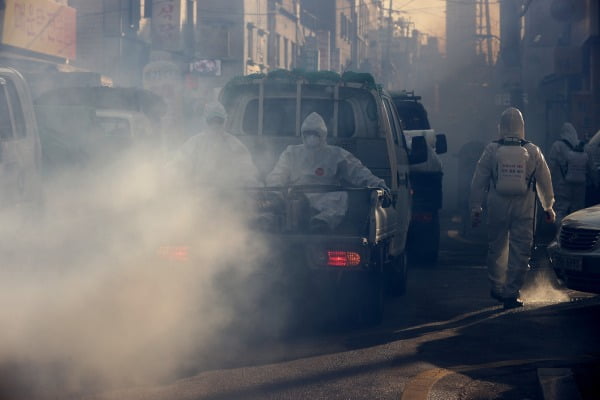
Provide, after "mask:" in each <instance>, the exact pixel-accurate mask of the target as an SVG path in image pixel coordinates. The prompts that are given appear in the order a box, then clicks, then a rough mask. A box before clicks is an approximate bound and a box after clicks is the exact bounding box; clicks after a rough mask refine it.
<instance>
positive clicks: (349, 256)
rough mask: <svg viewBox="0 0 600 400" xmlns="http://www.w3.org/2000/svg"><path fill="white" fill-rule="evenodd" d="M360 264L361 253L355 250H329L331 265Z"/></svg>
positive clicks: (354, 265) (346, 265)
mask: <svg viewBox="0 0 600 400" xmlns="http://www.w3.org/2000/svg"><path fill="white" fill-rule="evenodd" d="M359 264H360V254H358V253H356V252H353V251H335V250H328V251H327V265H329V266H330V267H356V266H357V265H359Z"/></svg>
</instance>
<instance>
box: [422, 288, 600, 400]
mask: <svg viewBox="0 0 600 400" xmlns="http://www.w3.org/2000/svg"><path fill="white" fill-rule="evenodd" d="M598 318H600V297H593V298H589V299H586V300H582V301H578V302H570V303H568V302H567V303H560V304H554V305H548V306H542V307H540V308H537V309H530V308H528V307H525V308H524V309H519V310H511V311H504V312H501V313H499V314H498V315H497V316H496V317H495V318H487V319H484V320H481V321H480V322H479V323H471V324H465V325H464V326H462V327H458V328H457V329H456V330H455V332H454V333H455V334H454V335H452V336H451V337H445V338H443V339H438V340H432V341H428V342H426V343H423V344H421V345H420V346H419V348H418V353H419V356H420V359H421V360H423V361H428V362H431V363H433V364H435V365H436V366H438V367H439V368H446V369H449V370H453V371H455V372H457V373H460V374H461V375H464V376H466V377H468V378H470V379H471V380H476V381H484V382H487V383H492V384H494V385H504V386H505V387H508V388H511V389H510V390H508V391H507V392H504V393H503V395H502V396H503V397H502V398H506V399H512V398H531V399H542V398H543V396H541V394H540V388H539V385H538V384H537V376H536V373H537V369H538V368H540V367H553V368H559V367H570V366H572V365H580V364H583V363H584V362H590V361H593V363H594V365H598V363H599V362H600V326H599V325H598V324H597V321H598Z"/></svg>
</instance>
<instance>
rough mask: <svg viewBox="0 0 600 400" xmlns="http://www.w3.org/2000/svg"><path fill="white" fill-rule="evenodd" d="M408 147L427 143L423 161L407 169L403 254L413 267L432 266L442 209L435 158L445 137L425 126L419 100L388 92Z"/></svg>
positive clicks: (438, 166)
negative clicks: (409, 195) (408, 207)
mask: <svg viewBox="0 0 600 400" xmlns="http://www.w3.org/2000/svg"><path fill="white" fill-rule="evenodd" d="M391 96H392V99H393V101H394V106H395V108H396V111H397V112H398V115H399V116H400V119H401V120H402V126H403V129H404V134H405V135H406V138H407V143H408V147H409V148H410V147H411V146H412V142H413V139H414V138H415V137H423V138H425V141H426V142H427V143H428V156H427V160H426V161H425V162H422V163H414V164H411V166H410V181H411V185H412V190H413V201H412V218H411V221H410V227H409V231H408V243H407V253H408V256H409V260H410V261H411V262H414V263H417V264H435V263H436V262H437V259H438V254H439V247H440V216H439V210H440V209H441V208H442V178H443V176H444V169H443V165H442V162H441V160H440V159H439V157H438V154H443V153H445V152H446V151H447V145H446V136H445V135H444V134H442V133H438V134H436V132H435V130H434V129H433V128H431V125H430V124H429V118H428V116H427V110H426V109H425V107H424V106H423V103H421V96H415V94H414V92H407V91H400V92H391Z"/></svg>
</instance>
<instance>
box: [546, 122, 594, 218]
mask: <svg viewBox="0 0 600 400" xmlns="http://www.w3.org/2000/svg"><path fill="white" fill-rule="evenodd" d="M548 166H549V167H550V172H551V173H552V186H553V187H554V195H555V197H556V204H555V205H554V209H555V210H556V223H557V224H560V221H562V219H563V218H564V217H566V216H567V215H568V214H570V213H572V212H574V211H577V210H580V209H582V208H584V207H585V190H586V186H587V183H588V182H590V183H591V184H592V185H595V184H596V181H597V178H596V171H595V168H594V165H593V160H592V159H591V158H590V156H589V154H588V153H587V152H585V151H584V149H583V143H582V142H581V141H580V140H579V137H578V136H577V131H576V130H575V127H574V126H573V125H572V124H571V123H569V122H565V123H564V124H563V126H562V128H561V132H560V139H559V140H557V141H555V142H554V143H553V144H552V147H551V148H550V153H549V154H548Z"/></svg>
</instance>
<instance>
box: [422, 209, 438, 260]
mask: <svg viewBox="0 0 600 400" xmlns="http://www.w3.org/2000/svg"><path fill="white" fill-rule="evenodd" d="M427 239H428V241H429V244H430V245H429V246H428V248H426V249H424V250H425V251H423V252H422V253H421V257H420V258H421V260H422V263H423V264H425V265H429V266H432V265H435V264H437V261H438V257H439V254H440V214H439V212H438V211H436V212H434V213H433V215H432V220H431V226H430V229H429V234H428V235H427Z"/></svg>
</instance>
